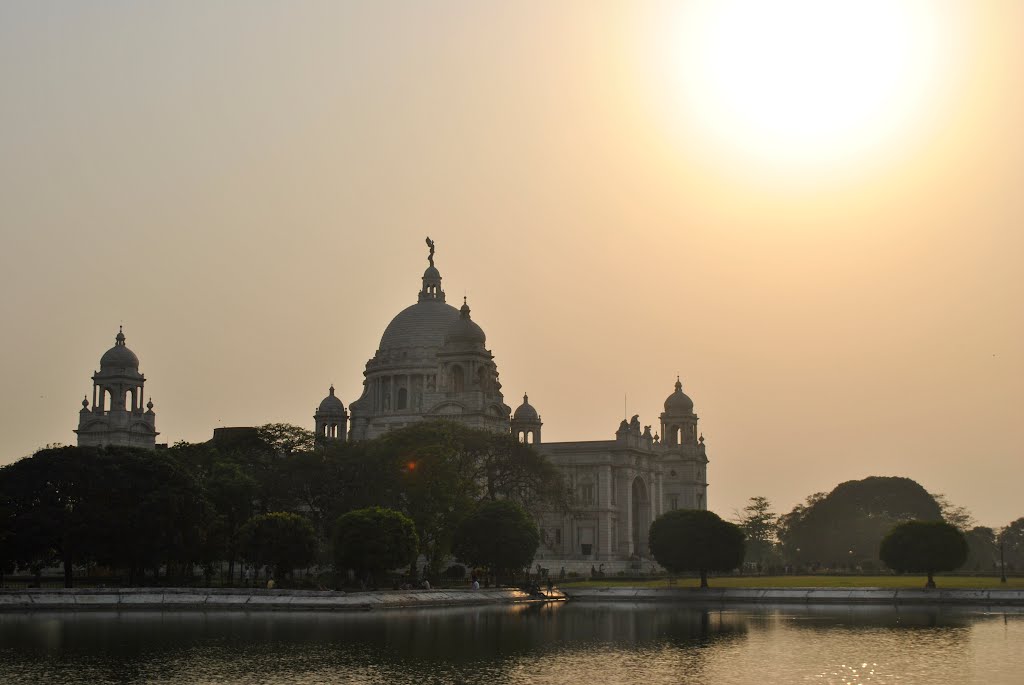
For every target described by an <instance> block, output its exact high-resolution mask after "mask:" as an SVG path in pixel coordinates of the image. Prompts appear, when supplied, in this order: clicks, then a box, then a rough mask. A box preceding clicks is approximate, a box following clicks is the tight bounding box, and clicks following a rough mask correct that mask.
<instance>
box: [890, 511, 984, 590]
mask: <svg viewBox="0 0 1024 685" xmlns="http://www.w3.org/2000/svg"><path fill="white" fill-rule="evenodd" d="M967 552H968V546H967V539H966V538H965V537H964V534H963V533H961V532H960V531H959V530H958V529H957V528H956V527H955V526H952V525H950V524H948V523H946V522H945V521H907V522H906V523H901V524H900V525H898V526H896V527H895V528H893V529H892V530H891V531H889V534H888V535H886V536H885V537H884V538H883V539H882V546H881V548H880V550H879V556H880V557H881V559H882V561H883V562H885V565H886V566H888V567H889V568H891V569H892V570H894V571H897V572H899V573H907V572H910V573H922V572H923V573H927V574H928V582H927V583H925V587H927V588H934V587H935V578H934V574H935V573H938V572H941V571H952V570H954V569H957V568H960V567H961V566H963V564H964V562H965V561H967Z"/></svg>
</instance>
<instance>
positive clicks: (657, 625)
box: [0, 604, 1024, 685]
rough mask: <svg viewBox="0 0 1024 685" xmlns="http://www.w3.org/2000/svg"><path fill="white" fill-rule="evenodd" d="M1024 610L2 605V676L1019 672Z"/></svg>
mask: <svg viewBox="0 0 1024 685" xmlns="http://www.w3.org/2000/svg"><path fill="white" fill-rule="evenodd" d="M1022 645H1024V618H1022V616H1021V615H1020V614H1009V615H996V616H993V615H985V614H980V613H972V612H965V611H962V610H959V611H957V610H949V609H944V610H938V609H912V610H908V609H895V608H878V607H847V608H837V607H817V608H816V607H775V608H771V607H768V608H765V607H755V608H748V609H736V608H730V609H728V610H721V609H698V608H693V607H687V606H678V605H672V606H660V607H659V606H655V605H651V604H607V605H593V604H592V605H586V604H568V605H565V604H559V605H548V606H529V607H526V606H518V607H477V608H459V609H443V610H428V611H423V610H420V611H407V612H406V611H396V612H381V613H362V614H337V613H315V612H312V613H297V612H280V613H278V612H267V613H244V612H231V613H220V612H212V613H201V612H179V613H150V612H132V613H122V614H118V613H112V612H111V613H107V612H98V613H84V614H60V613H51V614H45V613H44V614H0V682H2V683H21V682H25V683H29V682H31V683H35V682H52V683H74V684H76V685H77V684H79V683H175V684H192V683H209V682H217V683H232V684H233V683H268V684H269V683H296V684H303V685H305V684H312V683H463V682H465V683H477V682H486V683H492V684H494V685H498V684H501V683H531V684H537V683H578V682H583V683H586V682H588V681H593V682H595V683H600V684H601V685H605V684H611V683H633V682H643V683H644V684H645V685H648V684H655V683H716V685H717V684H719V683H724V684H728V683H749V682H760V683H791V682H801V681H804V680H807V681H813V682H818V683H890V682H896V681H901V682H929V683H940V684H941V683H957V684H959V683H973V682H977V683H982V682H985V683H993V684H999V683H1017V682H1020V680H1019V679H1018V678H1012V677H1010V676H1011V675H1012V674H1014V673H1020V672H1022V671H1024V647H1022Z"/></svg>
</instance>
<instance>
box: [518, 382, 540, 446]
mask: <svg viewBox="0 0 1024 685" xmlns="http://www.w3.org/2000/svg"><path fill="white" fill-rule="evenodd" d="M542 425H544V424H543V423H541V420H540V414H538V413H537V410H536V409H534V408H533V405H532V404H530V397H529V395H527V394H525V393H524V394H523V403H522V404H520V405H519V407H518V408H517V409H516V411H515V413H514V414H513V415H512V435H514V436H515V437H516V439H517V440H518V441H519V442H523V443H530V444H536V443H539V442H540V428H541V426H542Z"/></svg>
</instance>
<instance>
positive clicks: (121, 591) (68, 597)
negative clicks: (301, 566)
mask: <svg viewBox="0 0 1024 685" xmlns="http://www.w3.org/2000/svg"><path fill="white" fill-rule="evenodd" d="M551 599H552V600H557V601H561V600H563V599H564V597H563V596H562V595H561V594H560V593H555V596H554V597H552V598H551ZM538 601H541V602H542V601H549V600H547V599H544V598H537V597H532V596H530V595H529V594H527V593H526V592H523V591H521V590H516V589H488V590H386V591H380V592H353V593H347V592H341V591H330V590H262V589H252V590H249V589H229V588H224V589H220V588H82V589H70V590H46V589H30V590H0V612H2V611H33V610H46V611H53V610H58V611H87V610H106V611H111V610H113V611H130V610H150V611H152V610H161V611H168V610H181V609H184V610H204V611H205V610H223V609H227V610H234V611H266V610H270V611H284V610H291V611H298V610H301V611H309V610H326V611H375V610H381V609H410V608H416V607H450V606H472V605H481V604H518V603H523V602H538Z"/></svg>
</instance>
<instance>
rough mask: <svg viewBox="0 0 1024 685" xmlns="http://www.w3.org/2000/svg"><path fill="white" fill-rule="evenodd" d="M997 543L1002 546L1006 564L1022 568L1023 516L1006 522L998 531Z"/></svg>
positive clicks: (1023, 553) (1023, 549)
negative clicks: (1008, 522)
mask: <svg viewBox="0 0 1024 685" xmlns="http://www.w3.org/2000/svg"><path fill="white" fill-rule="evenodd" d="M999 544H1000V545H1001V546H1002V548H1003V555H1004V559H1005V561H1006V564H1007V565H1008V566H1009V567H1010V568H1012V569H1014V570H1018V571H1019V570H1021V569H1024V518H1019V519H1017V520H1016V521H1014V522H1012V523H1010V524H1008V525H1007V526H1006V527H1005V528H1003V529H1002V530H1001V531H999Z"/></svg>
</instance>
